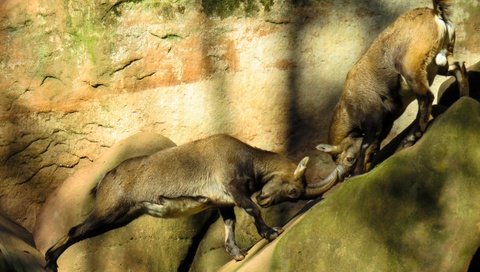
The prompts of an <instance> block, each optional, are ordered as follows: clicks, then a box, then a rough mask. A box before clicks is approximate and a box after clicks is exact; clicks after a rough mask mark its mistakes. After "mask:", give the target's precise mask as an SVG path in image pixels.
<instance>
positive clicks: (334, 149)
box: [316, 144, 340, 154]
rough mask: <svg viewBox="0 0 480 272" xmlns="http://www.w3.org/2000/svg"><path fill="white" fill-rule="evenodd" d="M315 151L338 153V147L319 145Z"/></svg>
mask: <svg viewBox="0 0 480 272" xmlns="http://www.w3.org/2000/svg"><path fill="white" fill-rule="evenodd" d="M316 149H317V150H320V151H323V152H326V153H331V154H338V153H340V148H338V145H329V144H319V145H317V146H316Z"/></svg>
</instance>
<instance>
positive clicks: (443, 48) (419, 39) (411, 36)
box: [317, 0, 458, 183]
mask: <svg viewBox="0 0 480 272" xmlns="http://www.w3.org/2000/svg"><path fill="white" fill-rule="evenodd" d="M449 14H450V13H449V4H448V1H446V0H433V9H430V8H418V9H414V10H411V11H408V12H406V13H404V14H403V15H401V16H400V17H399V18H397V20H396V21H395V22H393V23H392V24H391V25H390V26H388V27H387V28H386V29H385V30H384V31H383V32H382V33H381V34H380V35H379V36H378V37H377V38H376V39H375V40H374V41H373V43H372V44H371V46H370V48H369V49H368V50H367V51H366V52H365V53H364V54H363V56H362V57H361V58H360V59H359V60H358V62H357V63H356V64H355V65H354V66H353V67H352V69H351V70H350V71H349V73H348V75H347V78H346V81H345V84H344V88H343V92H342V95H341V97H340V100H339V102H338V103H337V105H336V107H335V109H334V113H333V118H332V122H331V124H330V131H329V139H328V141H329V144H321V145H318V146H317V149H319V150H322V151H325V152H329V153H332V154H333V155H335V156H336V162H337V168H336V169H335V170H334V171H333V172H332V174H330V176H329V177H328V178H327V179H330V180H328V181H324V183H328V182H330V183H331V182H334V181H335V180H337V179H342V178H343V177H345V176H346V175H350V174H360V173H363V172H366V171H368V170H369V168H370V161H371V159H372V156H373V154H374V153H375V152H377V151H378V149H379V146H380V144H381V142H382V141H383V140H384V139H385V137H386V136H387V135H388V133H389V132H390V130H391V128H392V126H393V122H394V120H395V119H397V118H398V117H399V116H400V115H401V114H402V113H403V112H404V110H405V108H406V106H407V105H408V104H409V103H410V102H411V101H412V100H413V99H414V98H415V97H416V99H417V101H418V113H417V117H416V119H415V121H414V125H413V126H412V128H411V130H410V131H409V133H408V135H407V137H406V138H405V140H404V141H403V142H402V144H401V148H404V147H407V146H410V145H412V144H413V143H414V142H415V141H416V140H417V139H418V138H419V137H421V135H422V134H423V132H424V131H425V129H426V125H427V123H428V121H429V118H430V112H431V108H432V102H433V101H432V100H433V94H432V93H431V91H430V88H429V86H430V84H431V83H432V81H433V79H434V77H435V75H436V74H437V73H439V72H445V71H444V70H452V69H455V68H457V67H458V65H454V64H453V62H452V60H451V59H452V55H453V47H454V42H455V32H454V28H453V24H452V22H451V20H450V17H449ZM449 63H450V65H449ZM439 68H440V70H439Z"/></svg>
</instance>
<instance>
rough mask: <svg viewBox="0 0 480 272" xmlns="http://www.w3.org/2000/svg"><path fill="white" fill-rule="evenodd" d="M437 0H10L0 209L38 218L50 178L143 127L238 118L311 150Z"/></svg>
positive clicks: (466, 25) (464, 55) (175, 134)
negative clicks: (393, 42) (405, 19)
mask: <svg viewBox="0 0 480 272" xmlns="http://www.w3.org/2000/svg"><path fill="white" fill-rule="evenodd" d="M430 5H431V3H430V1H426V0H425V1H413V0H409V1H401V2H399V1H390V0H368V1H349V0H319V1H313V0H312V1H309V0H295V1H281V0H225V1H215V0H204V1H199V0H177V1H173V0H172V1H170V0H168V1H153V0H143V1H142V0H135V1H133V0H86V1H71V0H31V1H19V0H4V1H1V2H0V40H1V44H0V47H1V48H0V67H1V71H2V73H1V75H0V90H1V92H2V96H1V97H0V119H1V121H0V180H1V182H0V203H1V205H0V212H2V213H4V214H6V215H7V216H8V217H10V218H12V219H14V220H15V221H16V222H18V223H20V224H22V225H23V226H25V227H26V228H27V229H28V230H30V231H31V230H32V228H33V225H34V223H35V219H36V216H37V214H38V212H39V209H40V207H41V205H42V203H43V202H44V201H45V198H46V196H47V195H48V194H49V192H52V190H53V189H54V188H56V187H58V185H59V184H60V183H61V182H62V181H63V180H65V179H66V178H67V177H69V176H70V175H71V174H72V173H73V172H74V171H75V169H77V168H78V167H81V166H86V165H89V164H90V163H91V162H92V161H93V160H95V159H96V158H97V157H98V156H99V155H100V154H101V153H102V152H103V151H105V150H106V148H107V147H109V146H111V145H112V144H113V143H114V142H116V141H117V140H119V139H122V138H125V137H126V136H128V135H131V134H133V133H136V132H137V131H152V132H156V133H161V134H163V135H165V136H167V137H169V138H171V139H172V140H173V141H174V142H175V143H177V144H181V143H184V142H187V141H190V140H193V139H197V138H201V137H203V136H206V135H209V134H213V133H218V132H227V133H230V134H233V135H235V136H237V137H239V138H240V139H242V140H244V141H246V142H248V143H250V144H252V145H255V146H258V147H261V148H265V149H270V150H274V151H282V152H289V153H290V154H292V156H295V157H299V156H300V155H299V154H300V153H305V152H307V151H306V150H308V149H311V147H313V146H314V145H315V144H316V143H318V142H320V141H324V140H325V139H326V133H327V129H328V123H329V120H330V116H331V114H330V111H331V109H332V108H333V106H334V104H335V102H336V100H337V98H338V95H339V92H340V91H341V86H342V84H343V80H344V78H345V75H346V73H347V71H348V69H349V68H350V67H351V66H352V64H353V63H354V62H355V61H356V59H357V58H358V57H359V55H360V54H361V53H362V52H363V51H364V50H365V48H366V47H367V46H368V44H369V43H370V42H371V41H372V40H373V39H374V37H375V36H376V35H377V34H378V33H379V32H380V31H381V30H382V29H383V28H384V27H385V26H386V25H387V24H388V23H389V22H391V21H393V20H394V19H395V18H396V17H397V16H398V15H399V14H400V13H402V12H404V11H406V10H408V9H411V8H414V7H420V6H430ZM479 9H480V8H479V6H478V2H477V1H467V0H462V1H456V3H455V5H454V14H455V15H454V20H455V23H456V25H457V29H458V35H457V41H458V42H457V46H456V52H457V53H458V54H457V55H458V57H459V58H460V59H463V60H465V61H467V64H470V63H473V62H474V61H475V60H478V59H479V58H480V48H479V47H478V44H479V39H480V38H479V36H478V28H479V25H480V16H478V13H479ZM412 115H413V114H412V113H410V116H409V117H408V118H411V117H412ZM308 152H311V151H308Z"/></svg>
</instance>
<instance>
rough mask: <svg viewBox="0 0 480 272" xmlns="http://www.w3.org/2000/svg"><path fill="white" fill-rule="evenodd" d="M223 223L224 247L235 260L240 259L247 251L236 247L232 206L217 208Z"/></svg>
mask: <svg viewBox="0 0 480 272" xmlns="http://www.w3.org/2000/svg"><path fill="white" fill-rule="evenodd" d="M218 210H219V211H220V215H221V216H222V219H223V223H224V224H225V249H226V250H227V252H228V254H230V256H232V257H233V258H234V259H235V261H241V260H243V259H244V258H245V255H247V252H245V251H243V250H241V249H240V247H238V245H237V243H236V242H235V212H234V211H233V207H222V208H218Z"/></svg>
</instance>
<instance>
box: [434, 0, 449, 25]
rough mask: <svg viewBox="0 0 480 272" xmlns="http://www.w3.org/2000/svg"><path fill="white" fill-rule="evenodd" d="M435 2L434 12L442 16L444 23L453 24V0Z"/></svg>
mask: <svg viewBox="0 0 480 272" xmlns="http://www.w3.org/2000/svg"><path fill="white" fill-rule="evenodd" d="M432 2H433V10H434V11H435V14H437V15H438V16H440V18H442V20H443V21H445V22H451V20H450V17H451V9H450V7H451V6H452V1H451V0H432Z"/></svg>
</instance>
